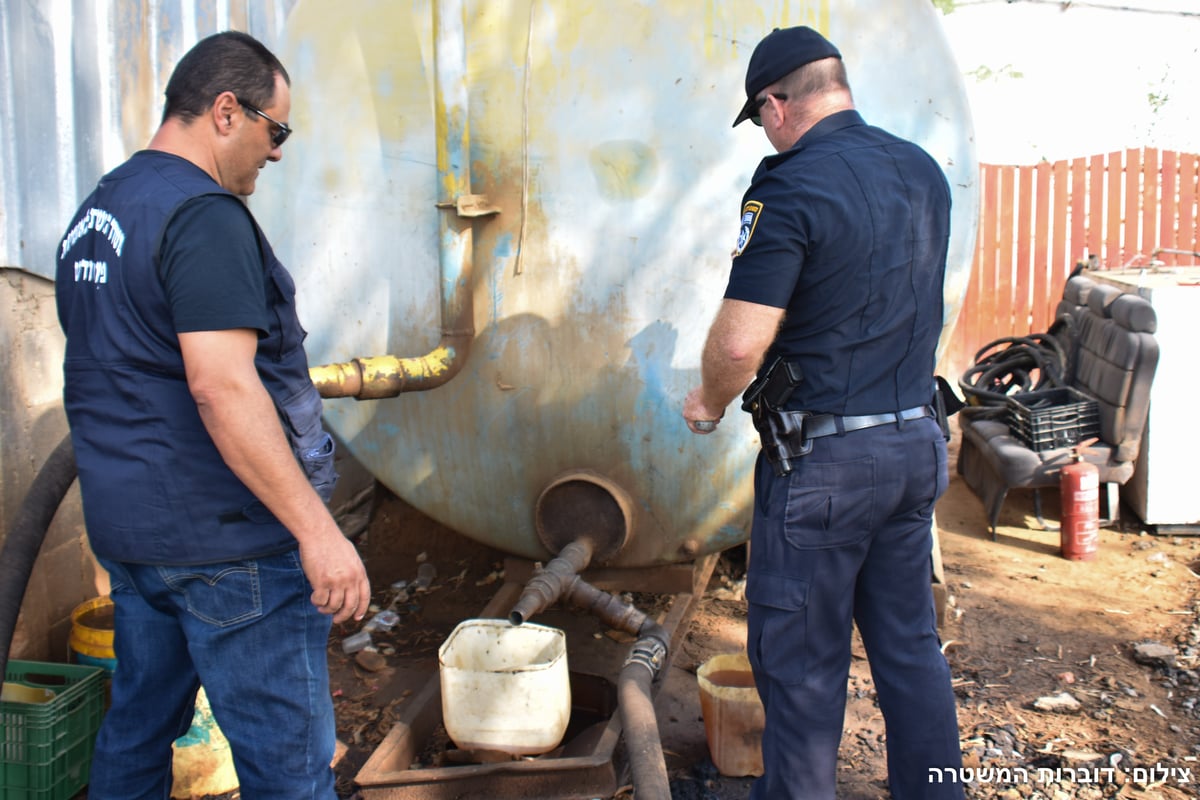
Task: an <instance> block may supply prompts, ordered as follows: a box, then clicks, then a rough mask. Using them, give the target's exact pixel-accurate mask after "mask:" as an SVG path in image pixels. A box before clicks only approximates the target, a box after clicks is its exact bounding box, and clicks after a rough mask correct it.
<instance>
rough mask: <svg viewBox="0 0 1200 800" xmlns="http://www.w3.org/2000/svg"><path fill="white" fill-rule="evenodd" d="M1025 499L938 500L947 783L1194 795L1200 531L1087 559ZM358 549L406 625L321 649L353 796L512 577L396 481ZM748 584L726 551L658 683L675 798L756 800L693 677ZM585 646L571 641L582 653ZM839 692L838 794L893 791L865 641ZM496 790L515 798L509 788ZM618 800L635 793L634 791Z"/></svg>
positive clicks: (1198, 776)
mask: <svg viewBox="0 0 1200 800" xmlns="http://www.w3.org/2000/svg"><path fill="white" fill-rule="evenodd" d="M956 443H957V441H955V442H952V443H951V450H952V462H951V463H952V464H953V463H954V461H953V456H954V451H955V450H956ZM1043 494H1044V499H1045V512H1046V518H1047V520H1048V521H1049V522H1052V523H1053V522H1056V521H1057V518H1056V515H1057V496H1056V495H1057V493H1056V492H1044V493H1043ZM1032 507H1033V505H1032V494H1031V493H1024V492H1014V493H1012V495H1010V497H1009V500H1008V502H1007V503H1006V505H1005V508H1004V511H1003V513H1002V516H1001V520H1000V527H999V529H998V534H997V538H996V540H995V541H993V540H992V537H991V535H990V533H988V531H987V530H986V521H985V516H984V511H983V507H982V504H981V503H980V501H979V500H978V498H976V497H975V495H974V494H973V493H972V492H971V491H970V489H969V488H968V487H967V486H966V485H965V484H964V483H963V481H962V480H961V479H960V478H959V477H958V476H957V475H956V474H954V473H953V467H952V475H951V483H950V488H949V490H948V492H947V494H946V495H945V497H944V498H943V499H942V501H941V502H940V504H939V505H938V508H937V522H938V526H939V536H940V543H941V553H942V559H943V563H944V569H945V579H946V586H947V589H948V600H947V604H946V607H945V611H946V614H945V619H944V622H943V625H942V639H943V646H944V650H945V652H946V655H947V658H948V660H949V662H950V665H951V668H952V673H953V678H954V686H955V691H956V693H957V695H958V698H959V723H960V730H961V734H962V749H963V754H964V770H963V773H962V774H961V775H959V776H953V777H950V778H946V779H947V780H950V779H957V780H960V781H961V782H963V783H965V784H966V785H967V796H968V797H969V798H1002V799H1003V800H1016V798H1034V799H1035V800H1036V799H1038V798H1047V800H1064V799H1066V798H1081V799H1083V800H1090V799H1091V798H1103V797H1121V798H1162V800H1175V799H1176V798H1186V797H1197V796H1200V794H1198V793H1197V790H1196V786H1197V785H1200V763H1198V758H1200V707H1198V705H1200V704H1198V702H1197V699H1198V695H1200V685H1198V680H1197V658H1198V656H1200V596H1198V595H1200V592H1198V587H1200V581H1198V580H1197V578H1198V575H1197V573H1198V572H1200V539H1197V538H1195V537H1192V536H1157V535H1152V534H1149V533H1146V532H1144V531H1142V530H1141V529H1140V527H1139V525H1138V524H1137V522H1136V520H1133V519H1132V517H1131V515H1129V514H1128V512H1126V513H1125V515H1124V516H1123V518H1122V519H1121V520H1118V521H1116V522H1114V523H1112V524H1111V525H1110V526H1109V527H1106V528H1104V529H1103V530H1102V531H1101V541H1100V547H1099V552H1098V554H1097V556H1096V558H1095V559H1094V560H1091V561H1068V560H1066V559H1064V558H1062V557H1061V556H1060V554H1059V547H1058V534H1057V533H1056V532H1054V531H1048V530H1040V529H1038V523H1037V520H1036V518H1035V517H1034V516H1033V513H1032ZM359 544H360V548H361V550H362V552H363V554H364V557H365V559H366V561H367V565H368V569H369V571H370V573H371V577H372V582H373V583H372V585H373V588H374V590H375V595H374V597H375V600H376V602H377V604H378V605H379V607H380V608H391V609H393V610H396V611H397V612H398V615H399V623H398V624H397V625H396V627H395V628H393V629H392V630H391V631H387V632H380V631H377V632H376V633H374V634H373V639H374V645H373V647H374V649H375V652H374V653H370V652H368V654H367V655H362V654H354V655H347V654H345V653H343V652H342V639H343V638H344V637H345V636H348V635H350V634H353V633H355V632H357V630H358V628H359V627H360V625H345V626H341V627H340V628H338V629H335V632H334V637H333V638H332V639H331V642H330V648H329V663H330V667H331V670H332V674H333V679H334V687H335V698H336V703H337V712H338V727H339V731H338V734H339V740H340V741H341V742H342V743H343V744H344V745H345V746H346V748H345V754H344V756H343V758H342V759H341V761H340V762H339V765H338V774H339V795H340V796H341V797H343V798H353V797H356V796H358V791H359V788H358V787H357V786H356V783H355V777H356V775H357V774H358V773H359V770H360V769H361V768H362V765H363V764H364V763H365V762H366V761H367V759H368V758H369V757H370V756H371V754H372V752H373V751H374V750H375V748H376V747H377V746H378V745H379V743H380V742H381V741H382V740H383V738H384V737H385V736H386V735H387V734H388V732H389V731H390V730H391V729H392V727H393V724H394V721H395V719H396V717H397V716H398V715H399V714H400V713H401V710H402V709H403V707H404V704H405V703H409V702H412V701H413V697H414V695H415V694H416V693H417V692H418V691H419V689H420V687H421V686H423V685H424V684H425V682H426V681H428V680H429V676H431V675H436V670H437V648H438V646H439V645H440V644H441V642H442V641H443V640H444V639H445V637H446V635H447V634H448V633H449V631H450V630H451V629H452V628H453V626H454V625H455V624H457V623H458V622H459V621H461V620H463V619H467V618H470V617H475V616H478V614H479V611H480V610H481V609H482V608H483V606H484V605H485V604H486V603H487V602H488V600H489V599H490V598H491V596H492V595H493V593H494V592H495V591H496V589H497V587H498V586H499V585H500V584H501V583H502V582H503V576H502V574H501V571H502V569H503V567H504V560H503V559H504V556H503V554H501V553H498V552H495V551H491V550H489V549H487V548H484V547H483V546H481V545H479V544H477V543H474V542H472V541H470V540H468V539H465V538H463V537H460V536H458V535H457V534H455V533H454V532H452V531H449V530H447V529H445V528H443V527H441V526H439V525H437V524H436V523H434V522H432V521H431V520H429V519H428V518H426V517H424V516H422V515H421V514H420V513H419V512H417V511H415V510H414V509H412V508H411V507H409V506H407V504H405V503H403V502H402V501H400V500H397V499H396V498H394V497H392V496H390V495H388V494H386V492H382V493H381V495H380V496H379V497H377V500H376V504H375V508H374V512H373V513H372V516H371V521H370V525H369V527H368V529H367V532H366V533H365V534H364V535H363V536H362V537H361V539H360V540H359ZM421 563H428V564H432V565H433V569H435V570H436V575H435V577H433V579H432V581H431V583H430V584H429V587H428V588H427V589H414V588H413V587H412V586H411V582H412V581H414V580H415V579H416V578H417V575H418V569H419V568H420V564H421ZM425 569H426V570H428V569H429V568H428V567H426V568H425ZM744 577H745V548H744V547H738V548H734V549H732V550H730V551H727V552H726V553H725V554H723V556H722V558H721V559H720V561H719V562H718V564H717V565H716V568H715V569H714V571H713V574H712V579H711V580H710V581H709V583H708V589H707V591H705V592H704V594H703V595H702V596H701V597H700V598H698V600H697V602H696V604H695V609H694V614H693V616H692V618H691V621H690V623H689V624H688V625H687V627H686V635H685V636H684V637H683V639H682V643H681V645H680V646H679V647H678V648H677V651H676V652H675V653H674V655H673V659H672V662H671V665H670V668H669V670H667V672H666V673H665V675H664V677H663V678H662V684H661V687H660V689H659V691H658V694H657V696H656V709H657V711H658V722H659V729H660V733H661V737H662V744H663V749H664V753H665V755H666V760H667V767H668V772H669V775H670V777H671V785H672V796H673V798H676V799H677V800H679V799H686V800H693V799H694V800H707V799H708V798H721V799H722V800H724V799H729V800H741V799H742V798H746V797H748V796H749V790H750V785H751V783H752V781H753V779H752V778H730V777H724V776H721V775H719V774H718V773H717V771H716V769H715V767H714V766H713V764H712V761H711V760H710V758H709V753H708V746H707V742H706V739H705V729H704V723H703V719H702V716H701V712H700V705H699V697H698V689H697V683H696V675H695V672H696V669H697V668H698V667H699V666H700V665H701V664H703V663H704V661H705V660H707V659H708V658H709V657H710V656H712V655H714V654H717V653H726V652H736V651H738V650H739V649H741V648H742V647H744V643H745V612H746V606H745V601H744V597H743V593H742V590H743V587H744ZM400 581H404V582H409V584H410V585H409V586H408V587H407V589H406V590H405V591H406V592H407V594H404V593H401V592H400V591H399V590H397V589H396V588H394V587H393V584H396V583H397V582H400ZM635 599H636V601H637V604H638V605H639V607H640V608H642V610H644V611H647V613H652V612H653V611H654V610H655V608H654V607H655V606H656V605H657V603H658V600H657V599H656V598H655V597H654V596H652V595H651V596H647V595H640V594H639V595H637V597H636V598H635ZM646 605H649V606H650V608H646V607H645V606H646ZM579 614H582V612H579ZM556 615H557V616H556ZM578 616H579V615H578V614H577V615H572V612H571V611H570V610H563V609H551V610H548V611H547V612H545V613H544V614H543V615H539V617H537V618H535V619H534V620H532V621H534V622H544V623H545V624H551V625H554V624H557V623H558V622H563V623H570V624H576V623H578V622H579V619H578ZM597 624H598V623H597ZM604 634H605V631H603V630H602V629H598V630H596V631H594V632H592V634H591V640H594V641H591V640H589V641H584V642H583V643H582V644H584V645H590V644H593V643H604V644H608V643H610V642H616V641H619V638H620V637H611V634H610V636H609V637H606V636H605V635H604ZM577 643H578V642H577ZM1153 644H1157V645H1159V647H1158V648H1157V649H1156V648H1153V647H1146V646H1145V645H1153ZM1138 645H1143V647H1141V649H1140V650H1139V649H1135V648H1137V646H1138ZM574 646H575V644H573V643H572V642H571V640H570V639H568V652H569V653H570V654H571V658H575V651H574V650H572V647H574ZM624 646H625V647H627V645H624ZM572 666H573V667H574V666H576V665H575V663H574V662H573V663H572ZM847 698H848V700H847V711H846V727H845V735H844V737H843V743H842V749H841V761H840V764H841V766H840V769H841V772H840V775H839V796H840V797H842V798H845V799H846V800H876V799H877V798H887V797H888V792H887V789H886V765H885V760H884V743H883V740H884V727H883V719H882V717H881V715H880V713H879V709H878V706H877V704H876V700H875V695H874V690H873V685H872V681H871V677H870V671H869V668H868V665H867V663H866V659H865V656H864V655H863V652H862V648H861V645H859V644H858V643H857V641H856V644H855V648H854V661H853V664H852V670H851V676H850V681H849V685H848V692H847ZM449 747H450V745H449V744H448V741H447V740H446V739H445V738H444V737H443V738H442V739H441V740H440V741H431V742H428V743H426V745H425V748H424V752H423V753H422V756H421V758H422V764H423V765H427V764H443V763H445V761H444V758H445V756H446V754H445V753H440V752H439V751H445V750H446V749H447V748H449ZM492 796H493V797H497V798H502V797H505V796H507V795H506V794H505V793H504V790H503V789H502V788H501V787H499V786H498V787H497V789H496V791H495V792H494V793H493V795H492ZM511 796H514V797H516V796H528V795H527V794H523V793H521V792H518V793H514V794H512V795H511ZM615 797H616V798H630V797H632V789H631V787H629V786H625V787H622V788H620V789H619V790H618V791H617V792H616V794H615Z"/></svg>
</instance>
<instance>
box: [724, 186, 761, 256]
mask: <svg viewBox="0 0 1200 800" xmlns="http://www.w3.org/2000/svg"><path fill="white" fill-rule="evenodd" d="M762 209H763V204H762V203H760V202H758V201H757V200H747V201H746V205H744V206H742V227H741V228H740V229H739V230H738V238H737V247H735V248H734V250H733V253H731V255H732V256H733V257H734V258H737V257H738V256H740V255H741V254H742V251H743V250H745V249H746V245H748V244H750V237H751V236H753V235H754V226H755V225H757V224H758V215H759V213H760V212H761V211H762Z"/></svg>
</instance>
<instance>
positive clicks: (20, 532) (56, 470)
mask: <svg viewBox="0 0 1200 800" xmlns="http://www.w3.org/2000/svg"><path fill="white" fill-rule="evenodd" d="M77 474H78V470H77V468H76V466H75V448H74V446H73V445H72V444H71V435H70V434H67V435H66V436H64V437H63V440H62V441H61V442H59V443H58V446H57V447H55V448H54V450H53V452H51V453H50V457H49V458H47V459H46V463H45V464H43V465H42V468H41V469H40V470H38V474H37V475H35V476H34V478H33V483H32V484H30V486H29V492H28V493H27V494H26V495H25V499H24V501H22V503H21V507H20V508H19V509H18V510H17V516H16V519H15V520H14V521H13V525H12V527H11V528H10V529H9V531H8V534H7V535H6V536H5V538H4V549H3V550H0V675H4V673H5V670H6V669H7V668H8V650H9V648H10V647H11V646H12V638H13V632H14V631H16V629H17V617H18V616H20V613H21V603H22V601H23V600H24V599H25V589H26V587H27V586H28V585H29V576H30V575H31V574H32V573H33V565H34V562H35V561H37V556H38V551H39V550H41V549H42V542H44V541H45V539H46V531H47V530H48V529H49V528H50V523H51V522H52V521H53V520H54V515H55V513H56V512H57V511H58V507H59V506H60V505H61V504H62V501H63V498H64V497H66V496H67V490H68V489H70V488H71V484H72V483H74V482H75V476H76V475H77Z"/></svg>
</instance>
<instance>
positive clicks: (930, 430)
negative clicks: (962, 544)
mask: <svg viewBox="0 0 1200 800" xmlns="http://www.w3.org/2000/svg"><path fill="white" fill-rule="evenodd" d="M745 86H746V102H745V105H744V107H743V108H742V110H741V113H739V114H738V116H737V119H736V120H734V125H735V126H736V125H738V124H740V123H742V122H744V121H745V120H750V121H751V122H753V123H754V124H755V125H760V126H761V127H762V129H763V132H764V133H765V134H766V136H767V140H768V141H769V142H770V143H771V145H772V146H773V147H774V148H775V150H776V151H777V152H776V154H775V155H771V156H768V157H766V158H765V159H763V161H762V163H761V164H760V165H759V167H758V170H757V171H756V173H755V175H754V178H753V181H752V182H751V184H750V187H749V189H748V190H747V191H746V194H745V196H744V198H743V202H742V213H741V228H740V231H739V234H738V239H737V246H736V249H735V250H734V253H733V265H732V269H731V273H730V278H729V283H728V286H727V288H726V290H725V296H724V300H723V302H722V304H721V307H720V310H719V311H718V313H717V317H716V319H715V320H714V322H713V324H712V327H711V329H710V331H709V333H708V338H707V340H706V342H705V345H704V350H703V355H702V360H701V378H702V383H701V385H700V386H698V387H697V388H695V389H693V390H692V391H691V392H690V393H689V394H688V396H687V399H686V400H685V402H684V407H683V416H684V418H685V420H687V424H688V426H689V427H690V428H691V430H692V431H693V432H695V433H709V432H711V431H712V430H713V429H715V428H716V427H717V425H718V423H719V421H720V419H721V417H722V415H723V413H724V410H725V407H726V406H727V405H728V404H729V403H730V401H732V400H733V399H734V398H735V397H736V396H737V395H738V394H739V393H740V392H742V390H743V389H745V388H746V387H747V384H751V381H752V379H755V378H756V377H757V380H754V381H753V383H752V384H751V388H750V389H749V390H748V391H747V396H746V398H745V403H744V407H745V408H746V409H747V410H750V411H751V412H752V413H753V415H754V420H755V425H756V427H758V430H759V432H760V435H761V437H762V444H763V454H762V455H760V457H759V460H758V463H757V466H756V470H755V479H754V480H755V487H754V488H755V505H754V517H753V525H752V531H751V549H750V564H749V569H748V576H747V586H746V597H747V600H748V603H749V621H748V641H747V647H748V651H749V656H750V660H751V664H752V666H753V669H754V675H755V680H756V683H757V686H758V691H759V694H760V695H761V697H762V700H763V704H764V706H765V707H766V729H765V731H764V734H763V762H764V770H765V771H764V774H763V776H762V777H761V778H760V779H759V780H757V781H756V782H755V785H754V788H753V791H752V794H751V797H752V798H755V800H779V799H780V798H798V799H799V798H803V800H827V799H831V798H833V797H834V791H835V783H836V781H835V773H836V762H837V752H838V743H839V741H840V738H841V735H842V724H843V717H844V712H845V698H846V681H847V676H848V672H849V666H850V641H851V631H852V626H853V624H857V626H858V629H859V632H860V634H861V636H862V641H863V644H864V646H865V647H866V651H867V656H868V660H869V662H870V666H871V671H872V675H873V677H874V681H875V686H876V690H877V693H878V699H879V706H880V710H881V711H882V712H883V716H884V720H885V723H886V730H887V754H888V777H889V784H890V787H891V793H892V797H893V798H895V800H935V799H940V798H961V797H962V796H963V794H962V788H961V785H960V784H959V783H958V782H957V781H953V780H950V779H944V776H945V774H946V770H957V769H958V768H959V767H960V766H961V755H960V748H959V738H958V722H957V715H956V709H955V698H954V694H953V691H952V689H951V684H950V671H949V667H948V665H947V663H946V660H945V658H944V657H943V655H942V653H941V649H940V643H939V640H938V635H937V630H936V619H935V614H934V604H933V597H932V592H931V587H930V582H931V561H930V554H931V548H932V528H931V522H932V513H933V508H934V504H935V502H936V501H937V499H938V497H939V496H940V495H941V494H942V492H943V491H945V488H946V483H947V480H948V475H947V469H946V447H945V440H944V439H943V436H942V431H941V429H940V427H939V425H938V423H937V421H936V420H935V419H934V418H933V411H932V410H931V407H930V403H931V400H932V397H933V389H932V387H933V380H934V378H933V369H934V360H935V349H936V345H937V341H938V336H939V333H940V330H941V326H942V292H943V287H942V283H943V277H944V271H945V263H946V253H947V247H948V240H949V219H950V192H949V187H948V185H947V182H946V179H945V177H944V175H943V174H942V171H941V170H940V168H939V167H938V165H937V164H936V163H935V162H934V160H933V159H932V158H930V156H929V155H928V154H926V153H925V152H924V151H923V150H922V149H921V148H919V147H918V146H916V145H915V144H912V143H911V142H907V141H904V140H903V139H900V138H898V137H896V136H894V135H892V134H890V133H887V132H886V131H883V130H880V129H879V128H876V127H872V126H869V125H867V124H866V123H865V122H864V120H863V118H862V117H861V116H860V115H859V113H858V112H857V111H856V110H855V108H854V102H853V99H852V96H851V92H850V88H849V84H848V82H847V79H846V71H845V67H844V65H843V62H842V59H841V55H840V53H839V52H838V50H837V48H836V47H835V46H834V45H833V44H832V43H830V42H829V41H828V40H826V39H825V38H824V37H823V36H821V35H820V34H819V33H817V32H816V31H814V30H812V29H810V28H807V27H794V28H787V29H777V30H775V31H773V32H772V33H770V34H769V35H768V36H767V37H766V38H764V39H763V40H762V41H761V42H760V43H759V44H758V46H757V47H756V48H755V50H754V52H753V54H752V55H751V58H750V64H749V68H748V70H747V73H746V84H745ZM935 773H936V777H934V775H935ZM955 774H957V773H955Z"/></svg>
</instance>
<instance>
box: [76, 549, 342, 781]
mask: <svg viewBox="0 0 1200 800" xmlns="http://www.w3.org/2000/svg"><path fill="white" fill-rule="evenodd" d="M100 563H101V565H102V566H103V567H104V568H105V569H106V570H107V571H108V573H109V576H110V578H111V582H112V599H113V603H114V606H115V613H116V619H115V627H114V634H113V649H114V651H115V654H116V658H117V665H116V669H115V670H114V673H113V681H112V705H111V706H110V708H109V710H108V712H107V713H106V714H105V717H104V721H103V724H102V725H101V727H100V733H99V735H98V736H97V739H96V751H95V755H94V757H93V759H92V771H91V779H90V782H89V786H88V798H89V800H143V798H144V799H145V800H164V798H168V797H169V796H170V791H171V743H172V742H173V741H174V740H175V739H177V738H178V737H180V736H182V735H183V734H184V733H186V732H187V730H188V728H189V727H190V725H191V721H192V713H193V706H194V703H195V697H196V692H197V690H198V688H199V686H200V685H202V684H203V686H204V691H205V694H207V695H208V700H209V704H210V705H211V706H212V711H213V716H214V718H215V719H216V721H217V725H219V726H220V728H221V732H222V733H224V734H225V736H226V738H228V739H229V745H230V750H231V752H232V754H233V763H234V767H235V769H236V770H237V774H238V781H239V783H240V786H241V796H242V798H243V800H259V799H260V798H279V799H280V800H283V799H284V798H287V800H298V799H299V798H312V799H313V800H334V798H336V797H337V794H336V792H335V790H334V774H333V770H332V768H331V767H330V764H331V762H332V761H333V754H334V745H335V736H336V731H335V721H334V714H333V702H332V699H331V697H330V694H329V668H328V663H327V661H326V654H325V647H326V644H327V642H328V639H329V629H330V624H331V623H330V618H329V617H328V616H325V615H323V614H321V613H320V612H319V611H317V609H316V608H315V607H314V606H313V605H312V603H311V602H310V601H309V595H310V593H311V592H312V589H311V586H310V585H309V582H308V579H307V578H306V577H305V576H304V572H303V571H302V569H301V567H300V556H299V554H298V553H297V552H296V551H291V552H288V553H283V554H281V555H276V556H269V557H266V558H258V559H252V560H248V561H233V562H228V563H223V564H206V565H202V566H188V567H174V566H153V565H144V564H129V563H117V562H112V561H106V560H104V559H101V560H100Z"/></svg>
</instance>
